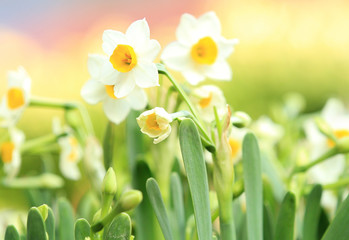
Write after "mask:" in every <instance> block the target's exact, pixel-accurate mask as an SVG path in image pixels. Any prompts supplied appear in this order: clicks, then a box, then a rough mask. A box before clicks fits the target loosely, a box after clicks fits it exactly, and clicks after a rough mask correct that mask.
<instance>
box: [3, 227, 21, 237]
mask: <svg viewBox="0 0 349 240" xmlns="http://www.w3.org/2000/svg"><path fill="white" fill-rule="evenodd" d="M5 240H19V234H18V232H17V229H16V228H15V226H13V225H10V226H8V227H7V228H6V232H5Z"/></svg>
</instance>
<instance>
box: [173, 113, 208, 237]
mask: <svg viewBox="0 0 349 240" xmlns="http://www.w3.org/2000/svg"><path fill="white" fill-rule="evenodd" d="M179 142H180V146H181V152H182V157H183V161H184V167H185V170H186V173H187V178H188V183H189V188H190V193H191V196H192V200H193V206H194V215H195V221H196V227H197V233H198V237H199V240H211V238H212V226H211V211H210V202H209V190H208V181H207V172H206V165H205V160H204V156H203V149H202V144H201V140H200V135H199V133H198V130H197V128H196V126H195V124H194V122H193V121H192V120H191V119H185V120H183V121H182V122H181V125H180V126H179Z"/></svg>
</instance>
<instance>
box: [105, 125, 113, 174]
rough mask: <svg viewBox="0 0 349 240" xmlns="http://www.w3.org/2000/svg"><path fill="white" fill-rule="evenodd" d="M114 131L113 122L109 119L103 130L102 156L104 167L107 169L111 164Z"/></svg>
mask: <svg viewBox="0 0 349 240" xmlns="http://www.w3.org/2000/svg"><path fill="white" fill-rule="evenodd" d="M115 133H116V130H115V124H114V123H112V122H111V121H109V122H108V125H107V128H106V130H105V134H104V141H103V156H104V167H105V169H109V167H112V166H113V156H114V145H115Z"/></svg>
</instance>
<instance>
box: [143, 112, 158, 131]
mask: <svg viewBox="0 0 349 240" xmlns="http://www.w3.org/2000/svg"><path fill="white" fill-rule="evenodd" d="M145 123H146V124H147V127H148V128H149V129H153V130H157V131H158V130H161V129H160V126H159V124H158V122H157V121H156V114H155V113H152V114H150V115H148V117H147V120H146V121H145Z"/></svg>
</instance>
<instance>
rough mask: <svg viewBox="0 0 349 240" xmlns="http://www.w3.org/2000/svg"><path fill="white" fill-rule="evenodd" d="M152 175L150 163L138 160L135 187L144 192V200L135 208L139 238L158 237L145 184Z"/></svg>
mask: <svg viewBox="0 0 349 240" xmlns="http://www.w3.org/2000/svg"><path fill="white" fill-rule="evenodd" d="M151 176H152V174H151V172H150V169H149V167H148V165H147V164H146V163H145V162H144V161H138V162H137V163H136V165H135V169H134V172H133V178H132V186H133V188H134V189H137V190H139V191H141V192H142V194H143V201H142V202H141V203H140V205H139V206H138V207H137V208H136V209H135V216H134V218H133V219H134V220H135V221H136V228H135V231H136V236H137V239H138V240H148V239H157V237H156V231H155V230H156V229H155V224H157V223H156V218H155V215H154V212H153V210H152V207H151V203H150V201H149V197H148V193H147V189H146V186H145V182H146V181H147V179H148V178H150V177H151ZM159 230H160V229H159ZM159 232H160V231H159ZM159 234H161V233H159Z"/></svg>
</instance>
